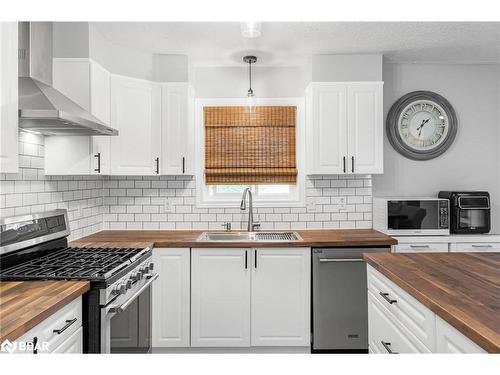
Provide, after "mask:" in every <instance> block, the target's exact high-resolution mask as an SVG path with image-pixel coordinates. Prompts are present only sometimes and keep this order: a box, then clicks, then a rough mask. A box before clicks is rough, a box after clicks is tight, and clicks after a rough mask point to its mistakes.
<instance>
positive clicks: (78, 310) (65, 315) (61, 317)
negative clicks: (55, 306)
mask: <svg viewBox="0 0 500 375" xmlns="http://www.w3.org/2000/svg"><path fill="white" fill-rule="evenodd" d="M81 326H82V298H81V297H79V298H77V299H75V300H74V301H72V302H70V303H69V304H67V305H66V306H64V307H63V308H62V309H60V310H59V311H57V312H56V313H54V314H53V315H51V316H49V317H48V318H47V319H45V320H44V321H43V322H41V323H40V324H38V325H37V326H35V327H33V328H32V329H30V330H29V331H28V332H27V333H25V334H24V335H23V336H21V337H20V338H18V339H17V340H16V341H24V342H33V340H34V338H35V337H36V338H37V342H38V343H40V350H39V351H38V352H39V353H41V352H43V351H44V350H42V348H43V346H42V345H44V344H43V343H45V342H46V343H48V344H45V345H47V350H46V351H49V352H52V351H53V350H54V349H55V348H57V347H58V346H59V345H60V344H61V343H62V342H63V341H65V340H66V339H68V338H69V337H70V336H71V335H72V334H73V333H75V332H76V331H77V330H78V329H79V328H80V327H81ZM65 327H67V328H65ZM55 330H60V331H59V332H60V333H57V332H54V331H55Z"/></svg>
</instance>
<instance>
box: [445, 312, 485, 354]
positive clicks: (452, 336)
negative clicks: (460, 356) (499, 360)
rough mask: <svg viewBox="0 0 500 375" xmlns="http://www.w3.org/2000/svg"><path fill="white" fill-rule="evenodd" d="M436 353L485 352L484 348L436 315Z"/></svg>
mask: <svg viewBox="0 0 500 375" xmlns="http://www.w3.org/2000/svg"><path fill="white" fill-rule="evenodd" d="M436 339H437V340H436V349H437V353H485V351H484V349H482V348H481V347H480V346H478V345H477V344H476V343H474V342H473V341H471V340H470V339H468V338H467V337H465V336H464V335H462V334H461V333H460V332H459V331H458V330H457V329H456V328H454V327H452V326H451V325H449V324H448V323H447V322H445V321H444V320H443V319H441V318H440V317H439V316H436Z"/></svg>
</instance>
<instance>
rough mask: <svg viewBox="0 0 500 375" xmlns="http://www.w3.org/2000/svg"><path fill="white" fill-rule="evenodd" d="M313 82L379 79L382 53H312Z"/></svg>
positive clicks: (380, 77) (380, 76)
mask: <svg viewBox="0 0 500 375" xmlns="http://www.w3.org/2000/svg"><path fill="white" fill-rule="evenodd" d="M311 65H312V68H311V79H312V81H313V82H334V81H381V80H382V55H380V54H379V55H370V54H367V55H314V56H313V57H312V64H311Z"/></svg>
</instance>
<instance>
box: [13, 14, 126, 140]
mask: <svg viewBox="0 0 500 375" xmlns="http://www.w3.org/2000/svg"><path fill="white" fill-rule="evenodd" d="M18 39H19V53H18V66H19V69H18V71H19V72H18V76H19V127H20V128H22V129H27V130H31V131H36V132H37V133H41V134H46V135H118V131H117V130H115V129H112V128H111V127H109V126H107V125H106V124H104V123H103V122H102V121H100V120H99V119H98V118H96V117H94V116H93V115H91V114H90V113H89V112H88V111H87V110H85V109H84V108H82V107H80V106H79V105H78V104H76V103H75V102H74V101H72V100H71V99H69V98H68V97H67V96H65V95H64V94H62V93H61V92H60V91H58V90H56V89H55V88H53V87H52V22H19V33H18Z"/></svg>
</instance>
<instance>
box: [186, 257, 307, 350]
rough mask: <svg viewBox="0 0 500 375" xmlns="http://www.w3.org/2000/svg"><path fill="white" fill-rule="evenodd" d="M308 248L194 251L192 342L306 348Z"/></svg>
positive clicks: (216, 345) (215, 345) (225, 345)
mask: <svg viewBox="0 0 500 375" xmlns="http://www.w3.org/2000/svg"><path fill="white" fill-rule="evenodd" d="M310 256H311V254H310V249H309V248H266V249H264V248H259V249H250V248H248V249H242V248H217V249H207V248H204V249H192V258H191V346H194V347H197V346H198V347H202V346H205V347H206V346H212V347H228V346H240V347H249V346H309V345H310V337H309V331H310V315H309V311H310Z"/></svg>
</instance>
